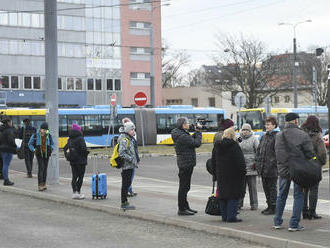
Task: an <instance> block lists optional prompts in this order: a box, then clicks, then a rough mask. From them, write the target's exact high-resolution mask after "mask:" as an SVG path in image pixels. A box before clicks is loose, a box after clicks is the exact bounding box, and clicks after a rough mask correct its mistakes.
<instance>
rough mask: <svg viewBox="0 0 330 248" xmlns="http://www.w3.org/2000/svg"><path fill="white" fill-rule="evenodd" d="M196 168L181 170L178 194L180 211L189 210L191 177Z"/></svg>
mask: <svg viewBox="0 0 330 248" xmlns="http://www.w3.org/2000/svg"><path fill="white" fill-rule="evenodd" d="M193 170H194V168H193V167H191V168H184V169H182V168H179V192H178V208H179V210H180V211H183V210H186V209H188V208H189V203H188V201H187V194H188V192H189V190H190V183H191V176H192V173H193Z"/></svg>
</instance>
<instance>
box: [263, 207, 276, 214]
mask: <svg viewBox="0 0 330 248" xmlns="http://www.w3.org/2000/svg"><path fill="white" fill-rule="evenodd" d="M275 208H276V206H270V207H269V208H268V210H267V211H265V212H263V214H264V215H273V214H275Z"/></svg>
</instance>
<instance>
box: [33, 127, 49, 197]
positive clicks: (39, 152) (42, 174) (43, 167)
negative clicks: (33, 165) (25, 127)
mask: <svg viewBox="0 0 330 248" xmlns="http://www.w3.org/2000/svg"><path fill="white" fill-rule="evenodd" d="M29 149H30V150H31V152H35V155H36V157H37V160H38V190H39V191H44V190H46V189H47V187H46V178H47V168H48V161H49V157H50V155H51V154H52V151H53V150H54V141H53V138H52V136H51V134H50V133H49V130H48V123H47V122H44V123H42V124H41V125H40V130H38V131H37V133H36V134H33V135H32V136H31V138H30V141H29Z"/></svg>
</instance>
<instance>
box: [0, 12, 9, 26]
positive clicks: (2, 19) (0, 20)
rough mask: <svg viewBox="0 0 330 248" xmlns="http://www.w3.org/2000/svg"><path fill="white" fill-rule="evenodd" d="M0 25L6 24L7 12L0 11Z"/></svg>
mask: <svg viewBox="0 0 330 248" xmlns="http://www.w3.org/2000/svg"><path fill="white" fill-rule="evenodd" d="M0 25H8V13H6V12H5V11H0Z"/></svg>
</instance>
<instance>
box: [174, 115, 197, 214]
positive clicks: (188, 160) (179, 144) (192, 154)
mask: <svg viewBox="0 0 330 248" xmlns="http://www.w3.org/2000/svg"><path fill="white" fill-rule="evenodd" d="M171 135H172V139H173V142H174V145H175V152H176V158H177V165H178V167H179V192H178V208H179V209H178V215H194V214H195V213H197V211H196V210H193V209H191V208H190V206H189V203H188V201H187V194H188V192H189V190H190V183H191V176H192V173H193V170H194V167H195V166H196V151H195V149H196V148H197V147H200V145H201V144H202V134H201V132H200V131H198V130H197V129H196V130H195V133H194V134H193V135H190V133H189V120H188V118H186V117H180V118H178V120H177V128H175V129H173V130H172V132H171Z"/></svg>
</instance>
